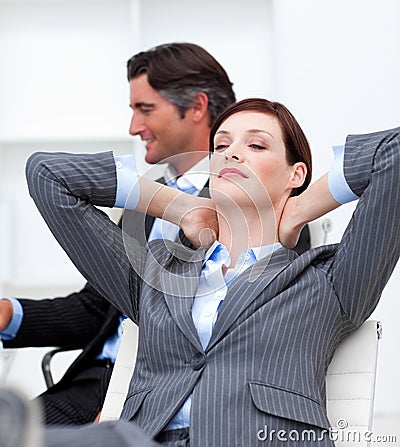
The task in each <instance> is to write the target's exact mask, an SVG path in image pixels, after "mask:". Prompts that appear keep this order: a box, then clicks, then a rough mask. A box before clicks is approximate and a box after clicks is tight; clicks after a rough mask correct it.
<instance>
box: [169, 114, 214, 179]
mask: <svg viewBox="0 0 400 447" xmlns="http://www.w3.org/2000/svg"><path fill="white" fill-rule="evenodd" d="M209 138H210V128H209V126H208V124H206V122H205V121H204V122H201V123H199V125H198V126H194V127H193V128H192V132H191V134H190V141H188V142H187V145H186V146H187V147H185V149H184V151H182V153H180V154H177V155H176V156H173V157H171V160H170V161H169V163H170V164H171V165H172V166H173V167H174V168H175V170H176V173H177V174H178V175H183V174H184V173H185V172H186V171H188V170H189V169H190V168H192V167H193V166H194V165H195V164H196V163H198V162H199V161H200V160H201V159H203V158H204V157H205V156H207V155H208V153H209V150H208V145H209V141H208V140H209ZM189 145H190V146H189Z"/></svg>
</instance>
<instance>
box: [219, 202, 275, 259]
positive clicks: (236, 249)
mask: <svg viewBox="0 0 400 447" xmlns="http://www.w3.org/2000/svg"><path fill="white" fill-rule="evenodd" d="M217 213H218V223H219V236H218V240H219V241H220V242H221V243H222V244H224V245H225V247H226V248H227V249H228V251H229V254H230V259H231V265H230V267H233V266H234V265H235V264H236V261H237V259H238V257H239V255H240V253H241V252H242V251H243V250H248V249H249V248H254V247H261V246H265V245H270V244H273V243H275V242H277V241H278V224H279V219H280V216H281V212H279V213H276V210H275V209H274V208H269V209H256V208H255V207H246V208H239V207H237V206H232V202H230V206H227V207H226V208H225V207H223V206H222V207H221V206H217Z"/></svg>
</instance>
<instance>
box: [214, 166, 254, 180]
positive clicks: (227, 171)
mask: <svg viewBox="0 0 400 447" xmlns="http://www.w3.org/2000/svg"><path fill="white" fill-rule="evenodd" d="M221 177H242V178H249V177H248V176H247V175H246V174H244V173H243V172H242V171H240V170H239V169H237V168H224V169H222V170H221V171H220V173H219V174H218V178H221Z"/></svg>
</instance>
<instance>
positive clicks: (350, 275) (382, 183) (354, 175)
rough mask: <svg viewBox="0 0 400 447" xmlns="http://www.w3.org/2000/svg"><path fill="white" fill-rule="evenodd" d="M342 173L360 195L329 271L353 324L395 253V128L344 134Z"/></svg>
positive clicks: (399, 243)
mask: <svg viewBox="0 0 400 447" xmlns="http://www.w3.org/2000/svg"><path fill="white" fill-rule="evenodd" d="M344 175H345V178H346V181H347V183H348V185H349V186H350V188H351V190H352V191H353V192H354V194H356V195H357V196H358V197H360V199H359V201H358V204H357V207H356V209H355V211H354V214H353V216H352V219H351V221H350V223H349V225H348V227H347V228H346V231H345V233H344V235H343V238H342V241H341V242H340V244H339V247H338V250H337V252H336V254H335V256H334V259H333V262H332V264H330V271H329V274H330V276H331V280H332V282H333V287H334V289H335V292H336V294H337V296H338V298H339V300H340V303H341V306H342V310H343V312H344V314H345V315H347V317H348V318H349V319H350V321H351V322H352V323H353V324H354V325H355V326H356V327H358V326H359V325H360V324H362V323H363V322H364V321H365V320H366V319H367V318H368V317H369V316H370V314H371V313H372V311H373V310H374V309H375V307H376V305H377V304H378V301H379V298H380V296H381V294H382V291H383V289H384V287H385V285H386V283H387V281H388V280H389V278H390V275H391V274H392V272H393V270H394V268H395V266H396V263H397V260H398V259H399V255H400V225H399V223H400V182H399V179H400V129H393V130H389V131H383V132H376V133H373V134H367V135H351V136H349V137H348V138H347V141H346V147H345V154H344Z"/></svg>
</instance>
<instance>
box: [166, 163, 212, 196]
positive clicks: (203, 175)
mask: <svg viewBox="0 0 400 447" xmlns="http://www.w3.org/2000/svg"><path fill="white" fill-rule="evenodd" d="M209 176H210V163H209V158H208V156H205V157H204V158H202V159H201V160H200V161H199V162H197V163H196V164H195V165H194V166H192V167H191V168H190V169H189V170H188V171H186V172H185V173H184V174H183V175H181V176H180V177H179V178H184V179H185V180H187V181H189V182H190V183H191V184H192V185H193V186H194V187H195V188H196V189H197V190H199V191H201V190H202V189H203V188H204V185H205V184H206V183H207V181H208V178H209ZM164 179H165V182H166V183H167V184H168V183H171V182H172V183H174V182H176V180H177V174H176V170H175V168H174V167H173V166H171V165H168V166H167V168H166V169H165V172H164Z"/></svg>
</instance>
